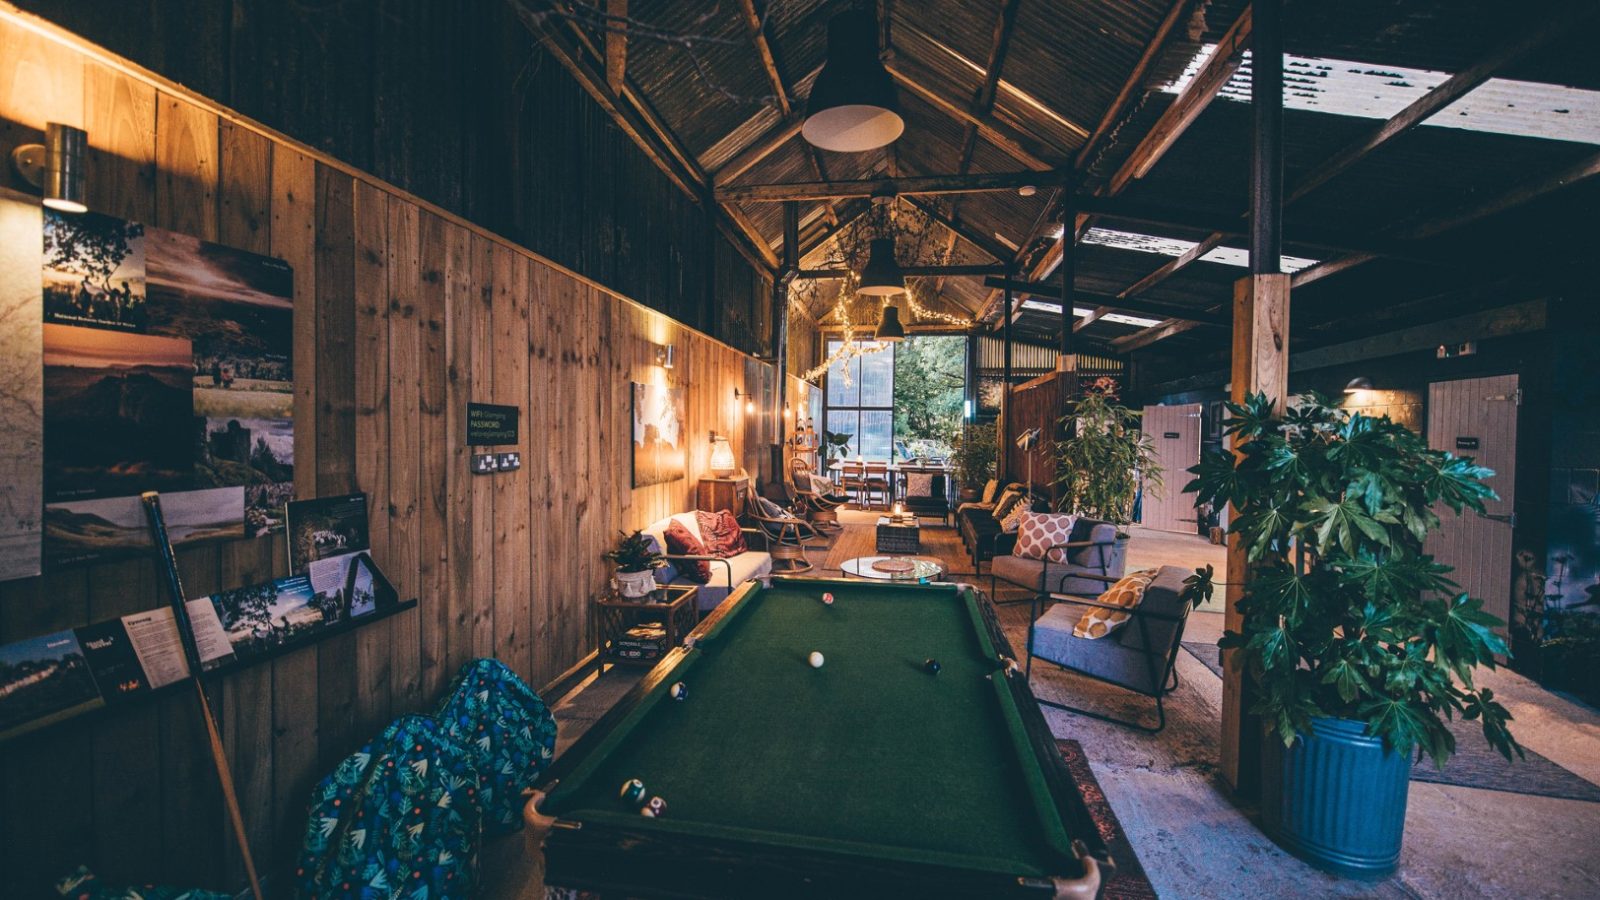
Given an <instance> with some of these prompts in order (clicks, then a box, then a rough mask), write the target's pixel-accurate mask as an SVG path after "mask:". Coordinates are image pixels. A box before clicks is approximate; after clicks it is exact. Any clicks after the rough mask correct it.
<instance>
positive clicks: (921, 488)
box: [906, 472, 933, 497]
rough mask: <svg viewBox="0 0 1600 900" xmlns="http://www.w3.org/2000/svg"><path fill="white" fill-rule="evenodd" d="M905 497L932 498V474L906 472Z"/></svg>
mask: <svg viewBox="0 0 1600 900" xmlns="http://www.w3.org/2000/svg"><path fill="white" fill-rule="evenodd" d="M906 496H907V497H932V496H933V473H932V472H908V473H906Z"/></svg>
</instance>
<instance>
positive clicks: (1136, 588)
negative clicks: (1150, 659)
mask: <svg viewBox="0 0 1600 900" xmlns="http://www.w3.org/2000/svg"><path fill="white" fill-rule="evenodd" d="M1155 577H1156V570H1155V569H1147V570H1143V571H1139V572H1130V573H1128V574H1127V575H1124V576H1123V577H1122V578H1121V580H1119V581H1118V582H1117V583H1116V584H1113V585H1112V586H1111V587H1109V588H1107V589H1106V590H1105V592H1104V593H1102V594H1101V595H1100V597H1099V602H1100V603H1102V604H1104V606H1089V607H1087V608H1086V609H1085V610H1084V613H1083V615H1082V616H1080V617H1079V618H1078V621H1077V624H1075V625H1073V626H1072V636H1073V637H1079V638H1083V639H1084V640H1089V641H1097V640H1099V639H1101V638H1103V637H1105V636H1106V635H1108V634H1110V633H1111V632H1113V631H1116V630H1117V629H1119V628H1121V627H1122V626H1123V625H1126V624H1127V622H1128V619H1129V617H1130V616H1131V615H1132V614H1131V613H1126V612H1120V611H1118V610H1115V609H1106V608H1105V607H1106V606H1117V607H1121V608H1122V609H1133V608H1134V607H1137V606H1138V605H1139V603H1140V602H1141V601H1143V600H1144V592H1145V588H1148V587H1149V586H1150V582H1151V581H1153V580H1154V579H1155Z"/></svg>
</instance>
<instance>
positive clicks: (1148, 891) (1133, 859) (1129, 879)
mask: <svg viewBox="0 0 1600 900" xmlns="http://www.w3.org/2000/svg"><path fill="white" fill-rule="evenodd" d="M1056 747H1058V748H1059V749H1060V750H1061V758H1062V759H1064V760H1066V763H1067V771H1069V772H1071V773H1072V780H1073V781H1076V782H1077V783H1078V790H1080V791H1082V792H1083V801H1084V803H1085V805H1087V806H1088V807H1089V816H1090V817H1091V818H1093V819H1094V823H1095V826H1096V827H1098V828H1099V829H1100V839H1101V840H1102V841H1105V844H1106V849H1108V850H1110V851H1111V861H1112V862H1114V863H1116V866H1117V871H1116V874H1114V875H1112V876H1111V878H1110V880H1108V881H1107V882H1106V884H1105V887H1103V888H1101V891H1100V896H1101V897H1102V898H1106V900H1111V898H1117V900H1144V898H1154V897H1155V896H1156V889H1155V888H1154V887H1153V886H1152V885H1151V884H1150V879H1149V878H1147V877H1145V874H1144V866H1143V865H1140V863H1139V855H1138V854H1137V853H1134V852H1133V845H1132V844H1130V843H1129V842H1128V836H1127V834H1125V833H1124V832H1123V830H1122V823H1121V822H1118V821H1117V814H1116V813H1114V812H1112V811H1111V804H1110V803H1107V802H1106V795H1105V794H1104V793H1103V792H1101V790H1100V782H1098V781H1096V780H1095V777H1094V772H1093V771H1091V770H1090V768H1089V759H1088V757H1087V756H1085V755H1084V753H1083V747H1082V746H1080V745H1079V744H1078V742H1077V741H1068V740H1059V739H1058V740H1057V741H1056Z"/></svg>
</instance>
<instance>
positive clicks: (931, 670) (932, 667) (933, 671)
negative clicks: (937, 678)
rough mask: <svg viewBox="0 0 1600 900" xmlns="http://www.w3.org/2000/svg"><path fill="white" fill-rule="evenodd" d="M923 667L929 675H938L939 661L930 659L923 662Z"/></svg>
mask: <svg viewBox="0 0 1600 900" xmlns="http://www.w3.org/2000/svg"><path fill="white" fill-rule="evenodd" d="M922 668H924V669H926V670H927V672H928V674H929V675H937V674H939V661H938V660H937V659H930V660H928V661H927V662H925V663H923V664H922Z"/></svg>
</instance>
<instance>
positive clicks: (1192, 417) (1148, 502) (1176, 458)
mask: <svg viewBox="0 0 1600 900" xmlns="http://www.w3.org/2000/svg"><path fill="white" fill-rule="evenodd" d="M1200 415H1201V408H1200V404H1198V403H1184V404H1179V405H1177V406H1146V407H1145V408H1144V433H1145V434H1148V435H1149V436H1150V439H1151V440H1152V441H1153V442H1154V443H1155V446H1156V456H1157V458H1158V459H1159V461H1160V464H1161V471H1162V472H1163V473H1164V475H1163V476H1162V479H1161V484H1159V485H1156V484H1152V483H1150V482H1148V481H1146V482H1145V487H1144V503H1143V507H1142V510H1143V518H1142V519H1141V520H1140V523H1141V524H1142V525H1144V526H1145V527H1146V528H1155V529H1158V530H1161V531H1181V532H1184V533H1185V534H1195V533H1196V525H1195V522H1196V515H1195V509H1194V494H1186V493H1184V492H1183V486H1184V485H1186V484H1188V483H1189V480H1190V479H1191V478H1193V477H1194V476H1192V475H1190V474H1189V472H1188V469H1189V468H1190V467H1191V466H1194V465H1197V464H1199V462H1200Z"/></svg>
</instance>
